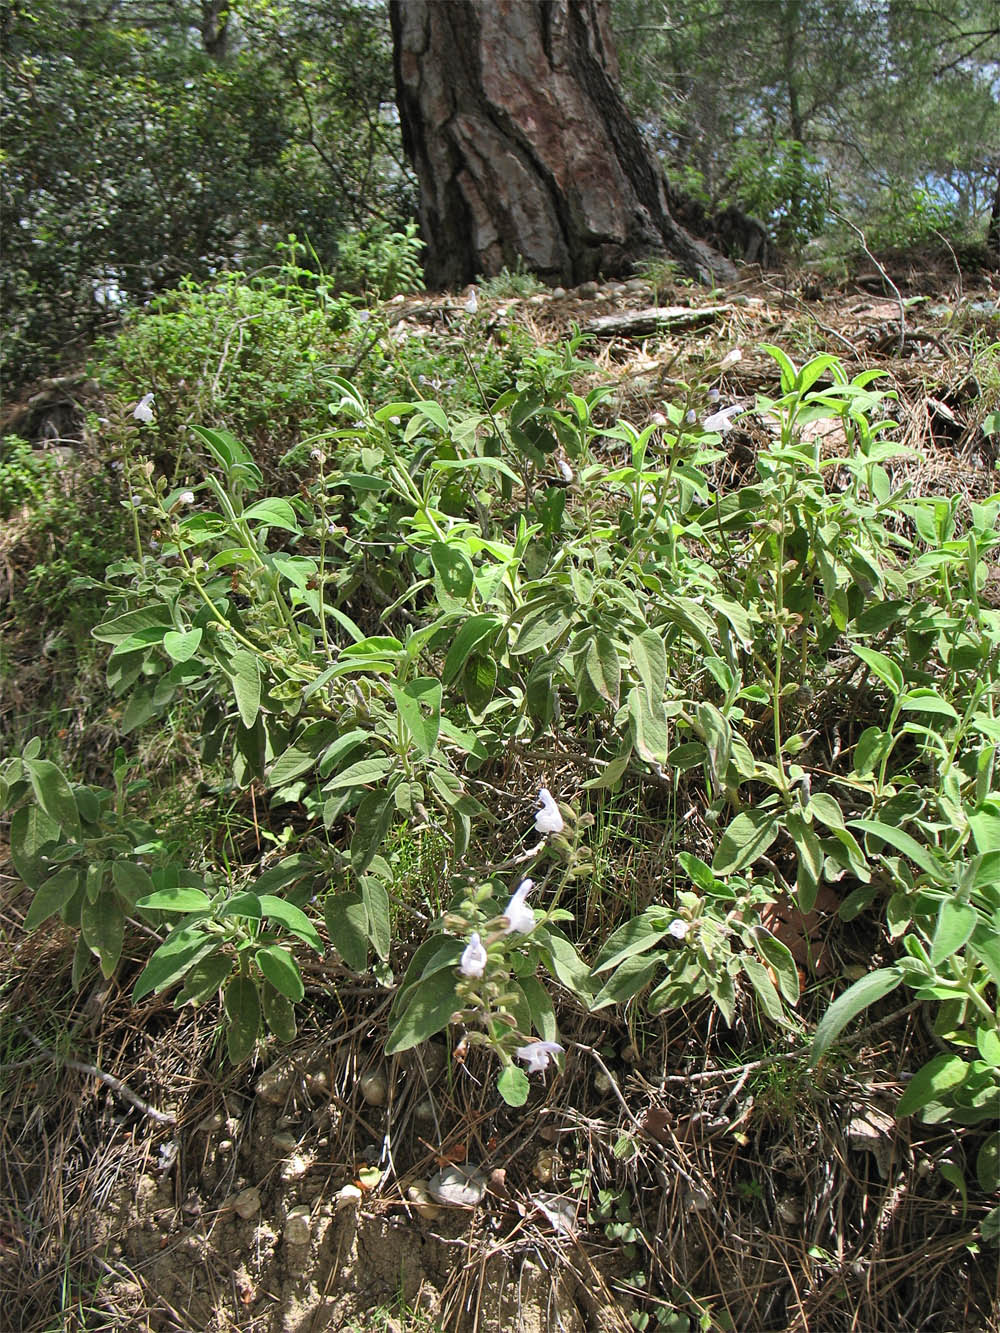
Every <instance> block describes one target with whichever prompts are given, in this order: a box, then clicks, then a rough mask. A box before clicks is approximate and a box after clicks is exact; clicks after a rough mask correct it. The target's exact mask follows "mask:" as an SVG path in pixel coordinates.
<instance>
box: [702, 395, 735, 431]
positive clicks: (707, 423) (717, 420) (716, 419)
mask: <svg viewBox="0 0 1000 1333" xmlns="http://www.w3.org/2000/svg"><path fill="white" fill-rule="evenodd" d="M742 411H743V404H742V403H734V404H733V405H732V407H724V408H723V409H722V411H721V412H713V413H712V415H711V416H710V417H706V418H705V420H704V421H703V422H702V423H701V425H702V429H703V430H712V431H718V432H719V434H720V435H725V433H726V431H727V430H732V426H733V423H732V421H731V419H730V418H732V417H735V416H739V414H740V413H741V412H742Z"/></svg>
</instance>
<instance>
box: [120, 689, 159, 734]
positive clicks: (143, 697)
mask: <svg viewBox="0 0 1000 1333" xmlns="http://www.w3.org/2000/svg"><path fill="white" fill-rule="evenodd" d="M155 696H156V690H155V688H154V686H153V685H152V684H149V683H144V684H139V685H136V686H135V688H134V689H133V691H132V693H131V695H130V696H129V701H128V703H127V704H126V705H125V711H124V713H123V714H122V720H121V731H122V735H124V736H128V735H130V734H131V733H132V732H133V731H135V730H137V729H138V728H139V727H141V726H144V725H145V724H146V723H147V722H148V721H149V719H150V718H151V717H154V716H155V715H156V698H155Z"/></svg>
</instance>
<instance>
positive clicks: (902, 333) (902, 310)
mask: <svg viewBox="0 0 1000 1333" xmlns="http://www.w3.org/2000/svg"><path fill="white" fill-rule="evenodd" d="M831 216H832V217H835V218H837V219H838V221H840V222H844V223H846V224H847V226H848V227H850V229H851V231H853V232H854V233H855V235H856V236H857V237H858V239H859V240H860V241H861V248H862V250H864V252H865V254H866V255H867V256H868V258H869V259H870V260H871V261H872V263H873V264H874V265H875V267H876V268H877V269H878V271H879V273H881V274H882V279H883V281H884V282H885V284H886V286H888V287H891V288H892V290H893V292H894V294H895V297H896V301H897V302H898V304H899V347H898V348H897V349H896V350H897V352H901V351H902V350H903V346H904V344H905V343H906V307H905V306H904V304H903V298H902V295H901V294H900V291H899V288H898V287H897V286H896V284H895V283H894V282H893V280H892V278H890V277H889V275H888V273H886V271H885V269H884V268H883V267H882V265H881V264H880V263H879V262H878V260H877V259H876V258H875V256H874V255H873V254H872V252H871V251H870V250H869V249H868V242H867V241H866V240H865V234H864V232H863V231H862V230H861V228H860V227H858V226H855V224H854V223H853V222H851V221H850V219H849V218H845V217H842V216H841V215H840V214H839V213H832V214H831Z"/></svg>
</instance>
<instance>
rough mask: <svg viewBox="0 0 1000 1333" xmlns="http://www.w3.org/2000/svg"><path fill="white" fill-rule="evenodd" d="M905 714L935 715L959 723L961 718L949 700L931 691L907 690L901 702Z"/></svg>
mask: <svg viewBox="0 0 1000 1333" xmlns="http://www.w3.org/2000/svg"><path fill="white" fill-rule="evenodd" d="M900 707H901V709H902V711H903V712H904V713H934V714H936V715H937V716H939V717H947V718H951V719H952V721H954V722H958V721H959V716H958V714H957V713H956V712H955V709H954V708H953V707H952V706H951V704H950V703H949V702H948V700H947V699H942V698H941V696H940V695H939V694H938V693H937V692H936V691H935V690H931V689H919V690H907V692H906V693H905V694H904V695H903V698H902V700H901V702H900Z"/></svg>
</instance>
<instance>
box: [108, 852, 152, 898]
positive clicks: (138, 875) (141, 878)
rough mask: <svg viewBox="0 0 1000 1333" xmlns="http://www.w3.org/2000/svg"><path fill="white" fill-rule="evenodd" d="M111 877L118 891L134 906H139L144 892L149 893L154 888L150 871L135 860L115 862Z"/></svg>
mask: <svg viewBox="0 0 1000 1333" xmlns="http://www.w3.org/2000/svg"><path fill="white" fill-rule="evenodd" d="M111 878H112V879H113V880H114V885H115V888H116V889H117V890H118V892H119V893H120V894H122V895H123V896H124V897H125V898H127V899H128V901H129V902H130V903H131V904H132V906H133V907H136V906H138V903H139V899H140V898H141V897H142V896H143V895H144V894H149V893H151V892H152V890H153V881H152V880H151V879H150V877H149V874H148V872H147V871H145V870H143V868H142V866H139V865H136V863H135V862H134V861H115V862H113V863H112V866H111Z"/></svg>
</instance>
